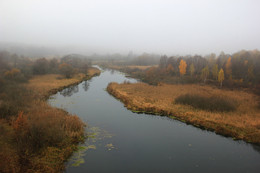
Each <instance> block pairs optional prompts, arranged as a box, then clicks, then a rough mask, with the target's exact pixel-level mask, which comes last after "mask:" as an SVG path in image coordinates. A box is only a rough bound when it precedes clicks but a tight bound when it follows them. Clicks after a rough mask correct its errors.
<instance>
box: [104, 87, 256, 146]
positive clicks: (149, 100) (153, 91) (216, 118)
mask: <svg viewBox="0 0 260 173" xmlns="http://www.w3.org/2000/svg"><path fill="white" fill-rule="evenodd" d="M107 91H108V92H109V93H110V94H111V95H113V96H114V97H116V98H118V99H119V100H121V101H122V102H123V103H124V105H125V106H126V107H127V108H128V109H130V110H132V111H133V112H137V113H143V112H144V113H149V114H159V115H165V116H168V117H170V118H173V119H178V120H180V121H183V122H185V123H187V124H192V125H194V126H196V127H199V128H203V129H207V130H210V131H214V132H216V133H217V134H221V135H224V136H230V137H233V139H241V140H244V141H246V142H251V143H256V144H260V111H259V108H258V101H257V97H256V96H255V95H254V94H252V93H247V92H245V91H238V90H237V91H231V90H223V89H218V88H213V87H211V86H201V85H195V84H194V85H167V84H162V85H160V86H151V85H148V84H145V83H136V84H128V83H123V84H118V83H110V84H109V85H108V87H107ZM189 93H192V94H200V95H206V96H211V95H218V96H222V97H223V98H225V97H226V98H230V99H232V100H235V101H236V102H237V103H236V105H237V107H236V110H234V111H231V112H212V111H207V110H201V109H197V108H194V107H192V106H188V105H182V104H176V103H175V99H176V98H178V97H179V96H181V95H185V94H189Z"/></svg>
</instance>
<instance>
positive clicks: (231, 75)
mask: <svg viewBox="0 0 260 173" xmlns="http://www.w3.org/2000/svg"><path fill="white" fill-rule="evenodd" d="M101 65H103V66H105V67H112V68H116V69H121V70H122V71H124V72H126V73H128V74H131V75H132V76H133V77H137V78H139V79H142V80H143V81H144V82H147V83H149V84H158V83H160V82H164V83H169V84H176V83H180V84H181V83H182V84H184V83H205V84H214V85H218V86H221V85H222V84H223V87H229V88H234V87H250V88H255V89H259V84H260V51H258V50H252V51H246V50H242V51H239V52H236V53H234V54H225V53H224V52H221V53H220V54H219V55H218V56H216V54H214V53H212V54H210V55H206V56H200V55H194V56H191V55H187V56H171V57H167V56H166V55H163V56H161V57H160V58H155V57H154V56H150V55H149V54H143V55H141V56H138V57H136V58H134V59H132V60H129V61H113V60H110V61H107V62H106V63H103V64H102V63H101ZM130 66H131V67H130ZM134 66H136V67H134ZM138 66H151V67H149V68H139V67H138Z"/></svg>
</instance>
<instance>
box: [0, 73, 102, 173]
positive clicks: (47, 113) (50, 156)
mask: <svg viewBox="0 0 260 173" xmlns="http://www.w3.org/2000/svg"><path fill="white" fill-rule="evenodd" d="M99 74H100V71H99V70H98V69H97V68H90V69H89V71H88V75H87V76H86V75H85V74H76V75H74V76H73V77H72V78H70V79H66V78H64V77H62V76H61V75H58V74H47V75H39V76H34V77H33V78H32V79H30V80H29V82H28V83H25V84H23V87H24V88H25V89H26V90H27V94H29V95H28V96H26V97H24V98H23V99H24V100H23V102H25V103H26V104H25V106H23V107H22V110H21V111H20V113H19V114H18V117H17V116H12V117H10V118H9V119H0V131H1V134H0V172H61V171H62V170H63V169H64V162H65V161H66V160H67V159H68V158H69V156H70V155H71V154H72V152H73V151H75V150H76V149H77V144H78V143H79V142H80V141H83V140H84V136H85V133H84V132H85V130H84V127H85V124H84V123H83V122H82V121H81V120H80V119H79V118H78V117H77V116H76V115H70V114H68V113H67V112H65V111H63V110H61V109H57V108H53V107H51V106H50V105H48V104H47V103H46V99H47V98H48V97H49V96H50V95H51V94H53V93H55V92H57V91H58V90H61V89H63V88H65V87H68V86H70V85H75V84H77V83H79V82H81V81H83V80H86V79H90V78H91V77H93V76H96V75H99Z"/></svg>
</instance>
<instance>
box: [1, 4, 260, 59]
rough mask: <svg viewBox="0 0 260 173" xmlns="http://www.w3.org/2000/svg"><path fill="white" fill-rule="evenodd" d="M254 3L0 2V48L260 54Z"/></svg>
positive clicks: (259, 25)
mask: <svg viewBox="0 0 260 173" xmlns="http://www.w3.org/2000/svg"><path fill="white" fill-rule="evenodd" d="M259 7H260V1H259V0H190V1H188V0H178V1H174V0H0V42H15V43H16V42H18V43H26V44H32V45H39V46H58V47H59V46H67V47H71V48H75V49H76V48H78V50H81V51H83V52H86V53H87V52H97V53H115V52H119V53H127V52H129V51H130V50H132V51H133V52H135V53H142V52H148V53H159V54H208V53H211V52H214V53H217V54H218V53H220V51H224V52H225V53H234V52H236V51H239V50H242V49H259V48H260V22H259V21H260V20H259V18H260V10H259Z"/></svg>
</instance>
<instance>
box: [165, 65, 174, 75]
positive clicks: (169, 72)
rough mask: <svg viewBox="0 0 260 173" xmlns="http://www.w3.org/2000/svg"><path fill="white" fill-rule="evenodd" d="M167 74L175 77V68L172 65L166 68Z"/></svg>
mask: <svg viewBox="0 0 260 173" xmlns="http://www.w3.org/2000/svg"><path fill="white" fill-rule="evenodd" d="M166 72H167V74H170V75H173V74H174V68H173V66H172V65H171V64H169V65H168V66H167V68H166Z"/></svg>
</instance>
